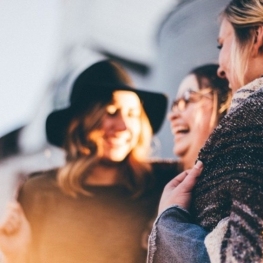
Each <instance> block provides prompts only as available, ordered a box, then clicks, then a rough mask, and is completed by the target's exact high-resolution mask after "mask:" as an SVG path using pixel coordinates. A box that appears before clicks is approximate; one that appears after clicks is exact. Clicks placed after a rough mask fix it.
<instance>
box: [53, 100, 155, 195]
mask: <svg viewBox="0 0 263 263" xmlns="http://www.w3.org/2000/svg"><path fill="white" fill-rule="evenodd" d="M106 106H107V105H105V104H104V105H103V104H102V103H96V104H95V105H94V106H93V107H91V108H90V109H89V110H88V111H87V112H85V113H83V114H81V115H80V116H77V117H75V118H74V119H72V121H71V123H70V125H69V127H68V130H67V136H66V138H67V140H66V142H65V145H64V148H65V150H66V152H67V163H66V165H65V166H64V167H62V168H60V169H59V170H58V173H57V181H58V185H59V187H60V188H61V189H62V191H63V192H65V193H66V194H68V195H71V196H76V195H77V194H84V195H89V194H90V193H89V192H88V191H87V190H86V189H85V187H84V185H85V183H84V182H85V179H86V178H87V176H89V172H90V171H92V169H93V167H94V166H96V165H97V164H98V163H99V161H100V159H101V158H100V156H101V149H100V147H99V143H98V141H99V140H100V139H101V134H102V133H101V131H100V125H101V120H102V118H103V116H104V114H105V113H106ZM140 118H141V133H140V136H139V140H138V142H137V144H136V145H135V147H134V148H133V149H132V150H131V152H130V153H129V154H128V156H127V158H126V159H125V160H124V161H123V162H122V163H121V164H120V172H123V173H125V178H123V181H122V182H121V183H122V184H123V185H125V186H126V187H127V189H128V190H130V192H131V195H132V196H138V195H140V193H141V192H142V191H143V189H144V188H145V187H146V184H147V182H146V181H147V180H148V177H147V175H150V173H149V172H150V165H149V164H148V163H147V162H146V159H147V157H148V156H149V154H150V143H151V138H152V129H151V125H150V122H149V120H148V117H147V115H146V113H145V111H144V110H143V107H142V105H141V116H140Z"/></svg>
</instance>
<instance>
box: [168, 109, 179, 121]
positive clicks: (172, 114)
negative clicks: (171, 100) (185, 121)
mask: <svg viewBox="0 0 263 263" xmlns="http://www.w3.org/2000/svg"><path fill="white" fill-rule="evenodd" d="M180 114H181V112H180V111H179V110H178V108H177V107H174V108H173V109H172V110H170V111H169V112H168V115H167V118H168V120H169V121H170V122H171V121H173V120H175V119H177V118H178V117H179V116H180Z"/></svg>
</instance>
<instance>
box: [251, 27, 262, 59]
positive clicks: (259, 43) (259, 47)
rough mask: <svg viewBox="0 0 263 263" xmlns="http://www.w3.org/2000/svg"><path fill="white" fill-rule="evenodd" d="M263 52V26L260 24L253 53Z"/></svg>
mask: <svg viewBox="0 0 263 263" xmlns="http://www.w3.org/2000/svg"><path fill="white" fill-rule="evenodd" d="M262 53H263V26H258V27H257V29H256V34H255V39H254V45H253V55H255V56H257V55H258V54H262Z"/></svg>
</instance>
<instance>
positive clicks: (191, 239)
mask: <svg viewBox="0 0 263 263" xmlns="http://www.w3.org/2000/svg"><path fill="white" fill-rule="evenodd" d="M202 168H203V166H202V163H201V162H198V163H197V164H196V165H195V166H194V168H193V169H192V170H189V171H185V172H183V173H181V174H179V175H178V176H177V177H175V178H174V179H173V180H172V181H170V182H169V183H168V184H167V185H166V187H165V189H164V192H163V195H162V198H161V201H160V205H159V217H158V218H157V220H156V221H155V224H154V227H153V229H152V232H151V235H150V237H149V249H148V259H147V262H148V263H159V262H160V263H170V262H176V263H184V262H188V263H194V262H197V263H199V262H202V263H206V262H210V261H209V258H208V255H207V252H206V248H205V245H204V239H205V236H206V234H207V233H206V232H205V230H204V229H203V228H201V227H200V226H198V225H195V224H193V223H191V220H190V214H189V213H188V211H187V210H186V209H188V207H189V205H190V201H191V191H192V189H193V187H194V185H195V183H196V182H197V179H198V176H199V175H200V174H201V171H202Z"/></svg>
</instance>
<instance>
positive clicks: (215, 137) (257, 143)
mask: <svg viewBox="0 0 263 263" xmlns="http://www.w3.org/2000/svg"><path fill="white" fill-rule="evenodd" d="M199 159H200V160H202V161H203V163H204V170H203V174H202V176H201V178H200V180H199V181H198V183H197V185H196V188H195V191H194V193H193V205H192V214H193V215H194V217H195V219H196V222H197V223H198V224H200V225H202V226H203V227H204V228H206V229H207V230H208V231H212V230H213V229H214V228H215V227H216V225H217V224H218V222H219V221H220V220H221V219H223V218H226V217H228V216H229V220H228V224H227V230H226V232H225V234H224V238H223V241H222V243H221V246H220V247H221V252H220V258H221V262H240V263H242V262H261V259H263V221H262V220H263V78H259V79H256V80H255V81H253V82H252V83H250V84H248V85H246V86H245V87H243V88H242V89H240V90H239V91H238V92H237V93H236V94H235V96H234V98H233V101H232V105H231V108H230V111H229V113H228V114H227V116H225V118H224V119H223V120H222V121H221V122H220V124H219V125H218V127H217V128H216V129H215V131H214V132H213V133H212V135H211V136H210V138H209V139H208V141H207V143H206V145H205V146H204V147H203V148H202V149H201V151H200V153H199Z"/></svg>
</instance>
